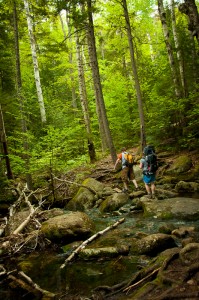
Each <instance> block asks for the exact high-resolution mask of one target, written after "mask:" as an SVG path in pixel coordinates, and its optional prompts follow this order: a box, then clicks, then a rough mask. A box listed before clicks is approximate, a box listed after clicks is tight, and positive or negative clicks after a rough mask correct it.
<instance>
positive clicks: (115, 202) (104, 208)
mask: <svg viewBox="0 0 199 300" xmlns="http://www.w3.org/2000/svg"><path fill="white" fill-rule="evenodd" d="M128 199H129V197H128V195H127V194H125V193H114V194H113V195H111V196H109V197H107V198H106V199H105V200H104V201H103V202H102V203H101V205H100V207H99V210H100V211H101V212H111V211H114V210H118V209H119V208H120V207H122V206H123V205H124V204H126V203H127V202H128Z"/></svg>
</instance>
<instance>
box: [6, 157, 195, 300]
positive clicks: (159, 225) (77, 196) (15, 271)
mask: <svg viewBox="0 0 199 300" xmlns="http://www.w3.org/2000/svg"><path fill="white" fill-rule="evenodd" d="M186 163H187V161H186ZM170 169H172V170H173V172H174V170H176V169H175V168H174V167H173V166H171V168H170ZM178 169H179V165H178ZM180 170H181V171H180V172H181V173H182V167H180ZM137 172H138V173H137V175H136V176H137V178H138V181H139V176H140V174H139V170H137ZM169 172H170V171H169ZM174 173H175V172H174ZM181 173H180V174H181ZM169 174H170V173H169ZM178 176H181V175H179V173H177V177H178ZM175 178H176V177H175ZM113 182H114V183H113ZM80 185H81V186H80V187H78V189H76V191H75V193H74V195H73V197H71V199H70V200H69V201H67V203H65V204H64V206H63V207H62V208H57V207H54V208H48V209H41V207H40V209H38V212H37V213H36V214H35V215H34V217H36V220H37V222H36V220H35V218H32V219H30V220H29V223H28V225H27V226H26V227H25V230H24V232H23V233H22V234H21V235H20V242H19V239H18V238H17V235H16V234H15V235H14V237H13V235H12V234H11V235H9V233H10V232H11V233H12V232H16V229H18V228H19V226H20V224H21V223H22V221H23V220H27V219H28V217H29V216H30V210H28V209H27V208H26V207H24V209H21V210H20V211H18V212H17V213H15V215H14V217H13V218H12V222H10V224H8V226H6V230H5V236H4V237H3V238H2V241H1V244H0V251H1V266H0V267H1V274H0V276H1V279H2V280H1V294H2V296H3V297H4V298H5V299H22V298H23V299H52V298H53V299H85V300H86V299H93V300H94V299H96V300H97V299H98V300H99V299H146V300H147V299H176V297H177V298H178V299H198V298H199V289H198V286H199V284H198V283H199V265H198V258H199V222H198V220H199V218H198V217H199V197H198V192H199V183H198V182H197V181H196V180H195V181H194V180H193V178H192V180H190V178H189V181H188V180H187V181H186V180H185V178H182V176H181V180H177V179H175V180H174V177H173V176H171V175H168V177H167V179H166V177H165V176H164V183H163V182H161V177H160V179H159V182H157V190H156V198H155V199H153V200H151V199H148V198H147V197H146V196H145V190H144V188H143V186H142V183H141V180H140V190H139V191H134V190H133V188H131V192H130V193H129V194H124V193H122V190H121V186H120V182H119V181H111V184H105V183H104V182H103V181H99V180H97V179H95V178H93V177H89V176H87V178H86V179H85V180H83V181H82V182H81V184H80ZM25 199H26V201H27V194H26V198H25ZM121 220H122V221H121ZM114 224H117V226H115V227H114V226H113V225H114ZM107 229H108V230H107ZM30 232H31V235H30ZM99 233H100V234H99ZM6 236H9V237H10V239H9V243H10V244H9V245H10V247H8V240H6ZM94 236H95V238H93V239H92V237H94ZM85 241H87V242H86V243H85ZM5 243H7V244H6V245H7V246H6V247H7V248H6V247H5ZM22 249H23V251H22ZM77 249H80V251H78V252H75V251H76V250H77ZM8 250H9V251H10V252H12V255H10V254H9V252H8ZM17 253H18V254H17ZM74 253H75V255H74V256H72V259H69V258H70V257H71V255H73V254H74ZM66 261H67V263H66ZM63 264H64V267H61V266H63ZM5 270H6V271H5ZM11 275H12V276H11ZM20 276H21V277H20ZM31 282H32V284H31Z"/></svg>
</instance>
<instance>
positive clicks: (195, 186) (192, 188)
mask: <svg viewBox="0 0 199 300" xmlns="http://www.w3.org/2000/svg"><path fill="white" fill-rule="evenodd" d="M175 190H176V191H177V192H188V193H189V192H192V193H194V192H198V191H199V183H197V182H186V181H182V180H181V181H179V182H178V183H177V184H176V186H175Z"/></svg>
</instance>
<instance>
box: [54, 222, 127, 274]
mask: <svg viewBox="0 0 199 300" xmlns="http://www.w3.org/2000/svg"><path fill="white" fill-rule="evenodd" d="M124 221H125V219H124V218H122V219H120V220H119V221H117V222H116V223H114V224H113V225H110V226H108V227H107V228H105V229H104V230H101V231H98V232H97V233H95V234H94V235H92V236H91V237H90V238H88V239H87V240H86V241H84V242H83V243H82V244H81V245H80V246H79V247H77V248H76V249H75V250H74V251H73V252H72V254H71V255H70V256H69V257H68V258H67V259H66V260H65V262H64V263H63V264H62V265H61V267H60V269H63V268H64V267H65V266H66V264H67V263H68V262H70V261H71V260H72V259H73V258H75V257H76V256H77V255H78V253H79V252H80V251H81V250H82V249H84V248H85V247H86V245H88V244H89V243H90V242H92V241H93V240H95V239H96V238H97V237H99V236H101V235H103V234H104V233H105V232H107V231H109V230H111V229H114V228H116V227H117V226H118V225H119V224H121V223H123V222H124Z"/></svg>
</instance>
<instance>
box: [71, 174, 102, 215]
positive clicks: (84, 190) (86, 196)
mask: <svg viewBox="0 0 199 300" xmlns="http://www.w3.org/2000/svg"><path fill="white" fill-rule="evenodd" d="M84 186H85V187H84ZM103 189H104V184H103V183H101V182H99V181H97V180H95V179H94V178H87V179H85V180H84V181H83V183H82V186H81V187H80V189H79V190H78V192H77V194H76V195H75V196H74V197H73V198H72V199H71V200H70V201H69V202H68V204H67V205H66V207H65V208H66V209H68V210H73V211H76V210H80V211H85V210H86V209H90V208H93V207H94V206H95V204H96V201H97V200H98V199H99V198H100V197H101V196H102V192H103ZM92 190H93V191H92Z"/></svg>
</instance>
